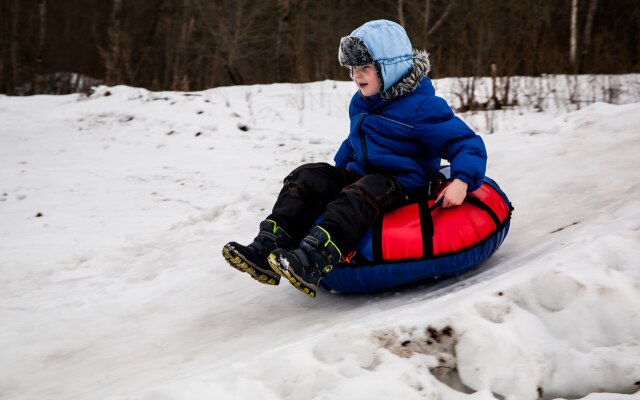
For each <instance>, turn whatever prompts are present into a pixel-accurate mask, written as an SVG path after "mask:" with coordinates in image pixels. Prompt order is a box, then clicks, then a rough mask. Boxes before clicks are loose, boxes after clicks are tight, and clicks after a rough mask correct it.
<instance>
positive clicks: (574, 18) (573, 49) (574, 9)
mask: <svg viewBox="0 0 640 400" xmlns="http://www.w3.org/2000/svg"><path fill="white" fill-rule="evenodd" d="M577 51H578V0H571V38H570V45H569V62H570V64H571V68H572V69H573V72H574V73H575V72H576V70H577V68H576V67H577V64H576V54H577Z"/></svg>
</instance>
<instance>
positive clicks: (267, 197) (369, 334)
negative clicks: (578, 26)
mask: <svg viewBox="0 0 640 400" xmlns="http://www.w3.org/2000/svg"><path fill="white" fill-rule="evenodd" d="M598 79H600V78H592V79H585V80H584V83H581V85H585V86H584V87H585V92H588V90H587V88H589V87H592V86H593V85H592V86H588V85H589V84H592V83H593V82H594V80H596V81H597V80H598ZM602 79H605V78H602ZM611 79H612V78H609V80H611ZM615 79H617V80H619V81H621V82H623V83H624V87H626V88H631V89H630V91H629V92H625V93H622V94H619V97H618V99H619V100H620V99H621V100H620V101H619V102H620V103H625V104H617V105H613V104H605V103H602V102H595V103H592V104H590V105H586V106H584V105H583V107H582V108H581V109H580V110H577V111H576V107H575V105H572V104H571V103H567V102H562V100H554V101H553V102H550V103H549V104H553V105H554V106H553V107H551V106H549V107H547V106H545V107H542V112H540V110H541V108H540V107H536V105H535V104H531V105H530V107H529V106H526V105H524V104H523V102H521V104H522V106H521V107H519V108H518V109H510V110H503V111H492V112H490V113H475V114H472V113H467V114H463V115H461V116H462V118H463V119H465V120H467V121H468V122H469V123H470V124H471V125H472V126H473V127H474V128H475V129H476V130H477V131H478V132H480V133H481V134H482V135H483V139H484V140H485V142H486V144H487V148H488V151H489V160H490V161H489V166H488V174H489V176H491V177H493V178H494V179H496V180H497V181H498V183H499V184H500V185H501V187H502V188H503V189H504V190H505V192H506V193H507V194H508V195H509V197H510V198H511V200H512V202H513V204H514V206H515V212H514V217H513V221H512V228H511V232H510V234H509V236H508V237H507V239H506V241H505V243H504V244H503V246H502V247H501V248H500V249H499V250H498V252H497V253H496V254H495V255H494V256H493V257H492V258H491V259H490V260H489V261H488V262H487V263H485V264H484V265H482V266H481V267H480V268H478V269H477V270H475V271H473V272H471V273H468V274H466V275H464V276H461V277H456V278H452V279H448V280H442V281H436V282H431V283H426V284H423V285H419V286H417V287H414V288H410V289H405V290H402V291H397V292H392V293H383V294H377V295H368V296H346V295H339V294H330V293H327V292H324V291H322V292H320V293H319V295H318V297H317V298H316V299H311V298H307V297H306V296H304V295H302V294H300V293H299V292H298V291H297V290H294V289H293V288H291V287H290V285H289V284H288V282H286V281H282V283H281V284H280V286H277V287H268V286H262V285H260V284H258V283H257V282H255V281H253V280H252V279H250V278H249V276H248V275H246V274H241V273H239V272H238V271H236V270H234V269H232V268H230V267H228V266H227V265H226V264H225V262H224V260H223V258H222V256H221V249H222V246H223V245H224V243H226V242H227V241H230V240H238V241H241V242H247V241H250V240H251V239H252V238H253V236H254V235H255V234H256V232H257V225H258V222H259V221H260V220H261V219H263V218H264V217H265V216H266V215H267V214H268V212H269V210H270V207H271V205H272V202H273V200H274V199H275V196H276V195H277V193H278V191H279V189H280V184H281V182H282V179H283V178H284V177H285V176H286V175H287V174H288V172H289V171H290V170H292V169H293V168H295V167H296V166H297V165H299V164H301V163H303V162H313V161H330V160H331V158H332V156H333V154H334V152H335V150H336V149H337V147H338V145H339V144H340V142H341V141H342V140H343V138H344V136H345V135H346V132H347V130H348V121H347V105H348V102H349V99H350V97H351V95H352V93H353V87H352V84H350V83H348V82H333V81H324V82H316V83H312V84H305V85H293V84H278V85H262V86H245V87H233V88H218V89H212V90H207V91H203V92H196V93H180V92H163V93H153V92H149V91H146V90H144V89H137V88H130V87H124V86H118V87H111V88H106V87H101V88H98V90H97V91H96V92H95V93H94V94H92V95H91V96H90V97H82V96H79V95H68V96H34V97H23V98H17V97H7V96H0V121H2V124H1V126H2V127H1V128H0V269H1V271H2V273H1V274H0V321H2V328H1V329H0V353H1V354H2V356H1V357H0V398H3V399H4V398H6V399H35V398H38V399H41V398H46V399H65V400H66V399H88V398H91V399H110V400H116V399H118V400H123V399H132V400H133V399H135V400H150V399H154V400H155V399H160V400H178V399H179V400H185V399H202V398H215V399H247V398H259V399H288V400H289V399H307V398H313V399H322V400H328V399H367V400H374V399H396V398H397V399H446V400H488V399H507V400H516V399H517V400H523V399H524V400H526V399H537V398H540V397H542V398H545V399H575V398H583V399H584V400H605V399H606V400H623V399H624V400H626V399H640V393H639V392H638V386H637V385H636V382H638V381H640V269H639V268H638V265H640V264H639V261H638V260H640V207H639V206H640V202H639V201H638V199H639V198H640V179H639V178H640V174H639V172H638V171H639V170H640V158H639V157H638V155H637V151H638V149H640V135H639V133H640V128H639V127H640V103H638V101H640V95H638V93H637V92H634V91H633V90H636V89H634V88H637V87H638V82H639V80H638V75H628V76H618V77H616V78H615ZM436 86H437V87H438V90H440V91H441V92H442V93H443V94H444V95H446V96H447V98H448V99H449V100H450V101H451V102H452V103H455V98H454V96H452V95H451V93H453V92H454V91H455V88H456V81H455V80H440V81H437V82H436ZM634 93H635V94H634ZM558 96H560V95H559V94H558ZM594 96H595V95H594ZM592 98H595V97H593V96H592ZM595 100H598V99H597V98H595ZM490 131H493V132H494V133H493V134H489V133H488V132H490Z"/></svg>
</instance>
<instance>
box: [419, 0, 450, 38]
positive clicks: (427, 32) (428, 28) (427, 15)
mask: <svg viewBox="0 0 640 400" xmlns="http://www.w3.org/2000/svg"><path fill="white" fill-rule="evenodd" d="M454 4H455V0H451V1H449V4H447V8H445V10H444V11H443V12H442V14H441V15H440V17H439V18H438V20H437V21H436V22H435V23H434V24H433V25H429V24H430V23H431V0H425V2H424V18H423V20H422V21H423V24H422V40H423V43H422V47H423V48H426V47H427V45H428V39H429V36H431V35H433V34H434V33H435V32H436V31H437V30H438V28H440V26H441V25H442V24H443V23H444V21H445V20H446V19H447V17H448V16H449V13H450V12H451V8H452V7H453V5H454Z"/></svg>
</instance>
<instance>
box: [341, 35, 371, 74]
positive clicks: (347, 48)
mask: <svg viewBox="0 0 640 400" xmlns="http://www.w3.org/2000/svg"><path fill="white" fill-rule="evenodd" d="M338 61H339V62H340V65H342V66H343V67H362V66H365V65H369V64H372V63H373V58H372V57H371V54H370V53H369V50H368V49H367V46H365V44H364V42H363V41H362V39H360V38H358V37H355V36H345V37H343V38H342V39H340V47H339V48H338Z"/></svg>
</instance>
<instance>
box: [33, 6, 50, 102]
mask: <svg viewBox="0 0 640 400" xmlns="http://www.w3.org/2000/svg"><path fill="white" fill-rule="evenodd" d="M46 33H47V0H38V52H37V54H36V68H35V74H34V75H33V92H34V93H35V94H38V93H41V90H42V88H41V87H40V86H41V82H42V74H43V73H44V68H43V66H44V61H43V60H44V45H45V37H46Z"/></svg>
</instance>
